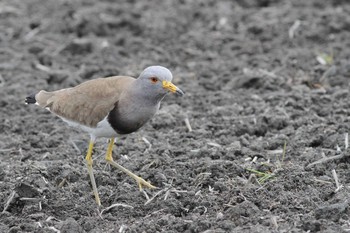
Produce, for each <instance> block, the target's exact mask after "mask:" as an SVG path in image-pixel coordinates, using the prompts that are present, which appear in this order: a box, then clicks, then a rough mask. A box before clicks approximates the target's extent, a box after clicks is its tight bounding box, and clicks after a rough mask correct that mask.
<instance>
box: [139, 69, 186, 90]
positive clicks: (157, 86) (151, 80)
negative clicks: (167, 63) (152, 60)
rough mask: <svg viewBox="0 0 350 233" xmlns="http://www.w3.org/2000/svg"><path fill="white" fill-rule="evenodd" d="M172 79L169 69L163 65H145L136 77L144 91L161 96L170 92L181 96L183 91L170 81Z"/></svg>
mask: <svg viewBox="0 0 350 233" xmlns="http://www.w3.org/2000/svg"><path fill="white" fill-rule="evenodd" d="M172 79H173V75H172V74H171V72H170V70H168V69H167V68H165V67H163V66H150V67H147V68H146V69H145V70H144V71H143V72H142V73H141V74H140V76H139V77H138V80H139V81H140V82H141V83H142V87H143V88H144V91H145V92H148V93H149V94H150V95H156V96H160V97H163V96H165V95H166V94H167V93H169V92H171V93H175V94H177V95H179V96H183V95H184V92H183V91H182V90H181V89H180V88H178V87H177V86H175V85H174V84H173V83H172V82H171V80H172Z"/></svg>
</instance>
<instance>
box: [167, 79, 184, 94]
mask: <svg viewBox="0 0 350 233" xmlns="http://www.w3.org/2000/svg"><path fill="white" fill-rule="evenodd" d="M162 84H163V88H164V89H166V90H169V91H170V92H172V93H176V94H177V95H180V96H183V95H184V94H185V93H184V92H183V91H182V90H181V89H180V88H178V87H177V86H175V85H174V84H173V83H172V82H169V81H163V82H162Z"/></svg>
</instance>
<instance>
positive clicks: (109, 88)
mask: <svg viewBox="0 0 350 233" xmlns="http://www.w3.org/2000/svg"><path fill="white" fill-rule="evenodd" d="M134 81H135V79H134V78H132V77H126V76H115V77H110V78H99V79H94V80H90V81H87V82H84V83H82V84H80V85H78V86H76V87H73V88H67V89H62V90H58V91H54V92H46V91H40V92H39V93H38V94H36V96H35V98H36V100H37V103H38V104H39V105H40V106H41V107H45V108H49V109H50V111H51V112H53V113H55V114H56V115H58V116H61V117H63V118H66V119H69V120H72V121H75V122H79V123H81V124H84V125H87V126H91V127H96V125H97V123H98V122H100V121H101V120H103V118H104V117H106V116H107V115H108V113H109V112H110V111H111V110H112V109H113V108H114V104H115V103H116V102H117V101H118V100H119V97H120V94H121V93H122V92H123V90H125V89H127V88H128V86H129V85H131V84H132V82H134Z"/></svg>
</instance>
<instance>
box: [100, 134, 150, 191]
mask: <svg viewBox="0 0 350 233" xmlns="http://www.w3.org/2000/svg"><path fill="white" fill-rule="evenodd" d="M113 145H114V138H111V140H110V142H109V144H108V149H107V154H106V160H107V162H108V163H109V164H110V165H112V166H113V167H116V168H118V169H120V170H122V171H123V172H125V173H126V174H127V175H129V176H130V177H131V178H133V179H135V180H136V182H137V184H138V186H139V188H140V191H142V186H145V187H147V188H151V189H154V188H156V187H155V186H153V185H151V184H150V183H148V182H147V181H145V180H144V179H142V178H141V177H139V176H137V175H135V174H134V173H132V172H131V171H129V170H128V169H126V168H125V167H123V166H121V165H119V164H118V163H116V162H114V161H113V157H112V151H113Z"/></svg>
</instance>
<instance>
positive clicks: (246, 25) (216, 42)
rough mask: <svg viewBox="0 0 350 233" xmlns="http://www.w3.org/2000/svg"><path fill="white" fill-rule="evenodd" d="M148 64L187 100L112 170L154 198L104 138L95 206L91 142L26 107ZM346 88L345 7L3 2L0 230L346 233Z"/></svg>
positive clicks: (122, 152)
mask: <svg viewBox="0 0 350 233" xmlns="http://www.w3.org/2000/svg"><path fill="white" fill-rule="evenodd" d="M149 65H163V66H166V67H168V68H169V69H170V70H171V71H172V72H173V74H174V80H173V81H174V83H175V84H176V85H178V86H179V87H180V88H182V89H183V90H184V91H185V92H186V95H185V96H184V97H183V98H177V97H175V96H171V95H169V96H167V97H166V98H165V100H164V101H163V103H162V107H161V110H160V111H159V113H158V114H157V115H156V116H155V117H154V119H152V120H151V121H150V122H149V123H148V124H147V125H146V126H145V127H143V128H142V129H141V130H140V131H138V132H136V133H133V134H131V135H128V136H122V137H120V138H118V140H117V142H116V147H115V149H114V158H115V159H116V160H118V161H119V162H120V163H121V164H122V165H123V166H125V167H127V168H129V169H130V170H132V171H134V172H135V173H136V174H138V175H140V176H142V177H143V178H145V179H146V180H148V181H150V182H151V183H152V184H154V185H156V186H157V187H158V189H156V190H144V192H140V191H139V190H138V187H137V185H136V183H135V182H134V181H133V180H131V179H130V178H129V177H127V176H126V175H124V174H123V173H122V172H120V171H119V170H116V169H113V168H111V167H109V166H107V165H106V162H105V161H104V153H105V151H106V147H107V141H106V139H100V140H98V144H97V146H96V148H95V151H94V159H95V160H94V171H95V176H96V179H97V184H98V189H99V192H100V196H101V201H102V207H101V208H98V207H97V205H96V204H95V201H94V197H93V194H92V191H91V187H90V182H89V177H88V174H87V169H86V166H85V161H84V157H85V152H86V149H87V142H88V139H89V136H88V135H87V134H86V133H83V132H80V131H78V130H75V129H72V128H69V127H68V126H67V125H66V124H65V123H64V122H62V121H61V120H60V119H59V118H57V117H55V116H53V115H52V114H50V113H49V112H48V111H46V110H44V109H40V108H38V107H37V106H26V105H24V98H25V97H26V96H27V95H28V94H31V93H34V92H36V91H38V90H41V89H46V90H56V89H61V88H66V87H71V86H74V85H76V84H78V83H81V82H83V81H85V80H90V79H93V78H97V77H106V76H110V75H131V76H137V75H138V74H139V73H140V72H141V71H142V70H143V69H144V68H145V67H147V66H149ZM349 80H350V3H349V2H348V1H346V0H343V1H341V0H334V1H331V0H323V1H319V0H308V1H305V0H292V1H289V0H283V1H277V0H262V1H253V0H237V1H215V0H203V1H195V0H181V1H180V0H179V1H170V0H165V1H156V0H153V1H127V2H126V1H119V3H116V2H115V1H93V0H88V1H83V0H74V1H70V0H46V1H40V0H26V1H21V0H11V1H10V0H7V1H6V0H5V1H4V0H3V1H0V114H1V115H0V158H1V160H0V232H59V231H60V232H121V233H122V232H149V233H153V232H188V233H189V232H206V233H209V232H349V231H350V207H349V198H350V192H349V190H350V166H349V162H350V157H349V154H350V149H348V148H347V147H348V141H349V140H348V136H347V135H348V133H349V132H350V94H349V87H350V85H349ZM185 119H188V122H189V123H190V126H191V127H192V129H193V130H192V131H191V132H190V131H189V128H188V126H187V125H186V123H185ZM336 180H337V181H336Z"/></svg>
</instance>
